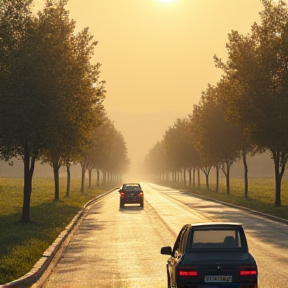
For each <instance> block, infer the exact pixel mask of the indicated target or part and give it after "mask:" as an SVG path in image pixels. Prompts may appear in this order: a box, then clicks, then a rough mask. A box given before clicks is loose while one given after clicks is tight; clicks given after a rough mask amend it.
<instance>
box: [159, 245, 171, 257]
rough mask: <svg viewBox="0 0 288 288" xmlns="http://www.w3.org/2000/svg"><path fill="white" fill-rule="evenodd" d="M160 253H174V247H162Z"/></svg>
mask: <svg viewBox="0 0 288 288" xmlns="http://www.w3.org/2000/svg"><path fill="white" fill-rule="evenodd" d="M160 253H161V254H163V255H170V256H171V255H172V248H171V247H170V246H165V247H162V248H161V250H160Z"/></svg>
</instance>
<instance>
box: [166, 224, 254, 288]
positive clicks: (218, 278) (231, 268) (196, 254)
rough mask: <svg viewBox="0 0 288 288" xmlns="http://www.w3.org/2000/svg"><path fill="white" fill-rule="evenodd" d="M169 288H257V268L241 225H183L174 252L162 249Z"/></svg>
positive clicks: (169, 248)
mask: <svg viewBox="0 0 288 288" xmlns="http://www.w3.org/2000/svg"><path fill="white" fill-rule="evenodd" d="M161 254H165V255H169V256H170V258H169V259H168V261H167V265H166V267H167V286H168V288H172V287H173V288H174V287H175V288H176V287H177V288H184V287H185V288H204V287H205V288H208V287H210V288H220V287H221V288H222V287H226V288H227V287H229V288H234V287H237V288H240V287H241V288H248V287H249V288H256V287H257V285H258V284H257V283H258V270H257V264H256V261H255V259H254V258H253V256H252V255H251V254H250V253H249V251H248V245H247V240H246V237H245V233H244V230H243V227H242V225H241V224H238V223H200V224H187V225H184V226H183V227H182V229H181V231H180V233H179V234H178V237H177V240H176V242H175V244H174V247H173V249H172V248H171V247H170V246H166V247H162V248H161Z"/></svg>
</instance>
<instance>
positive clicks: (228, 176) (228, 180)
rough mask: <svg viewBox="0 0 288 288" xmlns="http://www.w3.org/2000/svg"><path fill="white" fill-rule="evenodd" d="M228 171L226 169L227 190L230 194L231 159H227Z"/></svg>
mask: <svg viewBox="0 0 288 288" xmlns="http://www.w3.org/2000/svg"><path fill="white" fill-rule="evenodd" d="M226 165H227V171H226V190H227V194H228V195H230V163H229V160H227V161H226Z"/></svg>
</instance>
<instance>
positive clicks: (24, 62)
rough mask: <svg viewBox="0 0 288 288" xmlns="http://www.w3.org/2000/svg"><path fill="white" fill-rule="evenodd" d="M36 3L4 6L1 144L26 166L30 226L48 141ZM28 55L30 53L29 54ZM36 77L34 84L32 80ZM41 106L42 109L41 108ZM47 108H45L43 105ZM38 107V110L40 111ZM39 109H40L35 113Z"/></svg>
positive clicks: (0, 7)
mask: <svg viewBox="0 0 288 288" xmlns="http://www.w3.org/2000/svg"><path fill="white" fill-rule="evenodd" d="M31 2H32V1H28V0H23V1H17V0H9V1H8V0H3V1H1V2H0V73H1V75H0V79H1V80H0V81H1V85H0V123H1V125H0V135H1V136H0V137H1V140H0V143H1V156H2V157H4V158H5V159H9V158H11V157H13V156H16V155H20V156H21V157H22V158H23V162H24V189H23V208H22V221H24V222H28V221H29V220H30V219H29V211H30V195H31V190H32V175H33V172H34V167H35V161H36V159H37V158H38V156H39V149H40V147H41V145H42V144H43V141H44V140H45V139H44V138H45V136H44V135H43V137H42V134H41V133H42V128H43V127H41V125H40V123H39V121H37V120H38V117H39V115H41V114H42V113H43V106H42V107H41V103H39V99H37V94H38V92H39V86H38V85H37V76H39V74H38V72H39V71H37V66H35V67H34V69H32V70H30V68H31V66H33V59H31V45H30V46H29V49H30V51H28V47H27V45H29V44H31V42H30V39H31V34H33V31H34V24H35V19H34V18H33V17H32V14H31V11H30V6H29V5H30V4H31ZM26 52H27V53H26ZM28 74H30V75H31V74H33V76H34V79H33V81H32V80H31V78H29V77H28ZM39 104H40V105H39ZM42 105H43V104H42ZM36 107H37V108H36ZM35 108H36V109H35ZM34 112H35V113H34Z"/></svg>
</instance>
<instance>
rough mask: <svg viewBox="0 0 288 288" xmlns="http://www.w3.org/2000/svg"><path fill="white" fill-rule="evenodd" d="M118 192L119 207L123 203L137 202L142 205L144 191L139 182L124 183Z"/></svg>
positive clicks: (122, 205)
mask: <svg viewBox="0 0 288 288" xmlns="http://www.w3.org/2000/svg"><path fill="white" fill-rule="evenodd" d="M119 193H120V208H123V207H124V205H125V204H135V203H136V204H137V203H139V204H140V206H141V207H144V193H143V190H142V188H141V185H140V184H139V183H126V184H123V185H122V188H121V189H120V190H119Z"/></svg>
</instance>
